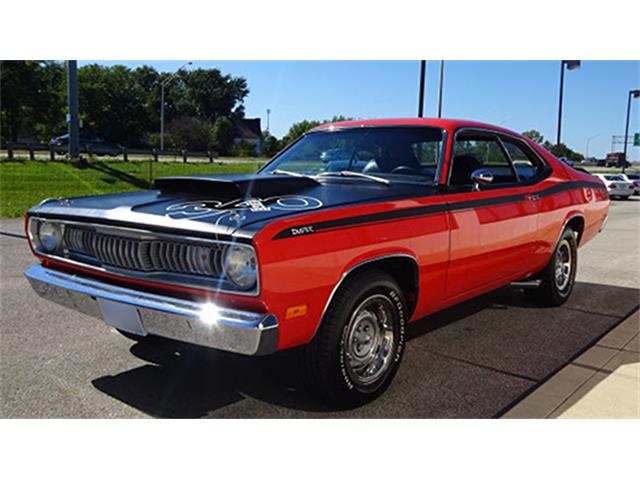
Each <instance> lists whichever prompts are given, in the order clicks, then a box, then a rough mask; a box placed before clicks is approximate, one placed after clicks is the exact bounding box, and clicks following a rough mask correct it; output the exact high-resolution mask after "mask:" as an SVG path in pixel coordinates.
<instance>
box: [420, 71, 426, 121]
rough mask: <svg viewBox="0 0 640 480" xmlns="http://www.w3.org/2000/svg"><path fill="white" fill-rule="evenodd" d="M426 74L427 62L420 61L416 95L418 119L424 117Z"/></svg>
mask: <svg viewBox="0 0 640 480" xmlns="http://www.w3.org/2000/svg"><path fill="white" fill-rule="evenodd" d="M426 72H427V61H426V60H420V89H419V90H420V93H418V117H419V118H422V117H424V86H425V76H426Z"/></svg>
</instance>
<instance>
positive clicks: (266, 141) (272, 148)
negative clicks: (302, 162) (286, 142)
mask: <svg viewBox="0 0 640 480" xmlns="http://www.w3.org/2000/svg"><path fill="white" fill-rule="evenodd" d="M280 150H282V146H281V142H280V141H278V139H277V138H276V137H274V136H273V135H271V134H270V133H269V132H267V131H264V132H262V153H263V154H264V155H265V156H267V157H273V156H274V155H275V154H276V153H278V152H279V151H280Z"/></svg>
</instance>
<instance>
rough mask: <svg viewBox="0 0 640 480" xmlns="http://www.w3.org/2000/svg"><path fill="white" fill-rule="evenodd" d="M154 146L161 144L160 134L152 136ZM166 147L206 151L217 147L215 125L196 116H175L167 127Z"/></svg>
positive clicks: (165, 135)
mask: <svg viewBox="0 0 640 480" xmlns="http://www.w3.org/2000/svg"><path fill="white" fill-rule="evenodd" d="M151 141H152V142H153V146H154V147H159V146H160V135H159V134H154V135H153V136H152V137H151ZM164 143H165V147H168V148H169V149H172V150H196V151H206V150H210V149H213V148H215V147H214V141H213V125H211V122H208V121H207V120H200V119H199V118H195V117H180V118H174V119H173V120H171V121H170V122H169V123H167V125H166V127H165V134H164Z"/></svg>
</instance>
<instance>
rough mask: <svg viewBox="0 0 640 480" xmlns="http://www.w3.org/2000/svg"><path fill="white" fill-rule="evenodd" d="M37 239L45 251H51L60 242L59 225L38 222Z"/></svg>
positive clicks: (56, 247)
mask: <svg viewBox="0 0 640 480" xmlns="http://www.w3.org/2000/svg"><path fill="white" fill-rule="evenodd" d="M38 241H39V242H40V246H41V247H42V249H43V250H44V251H45V252H53V251H55V250H57V249H58V248H59V247H60V245H61V244H62V233H61V232H60V226H58V225H56V224H53V223H50V222H40V224H39V225H38Z"/></svg>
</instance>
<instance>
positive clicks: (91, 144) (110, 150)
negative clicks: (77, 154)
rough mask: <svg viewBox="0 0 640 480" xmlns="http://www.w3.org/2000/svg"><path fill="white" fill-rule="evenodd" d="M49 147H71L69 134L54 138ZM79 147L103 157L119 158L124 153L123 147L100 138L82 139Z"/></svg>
mask: <svg viewBox="0 0 640 480" xmlns="http://www.w3.org/2000/svg"><path fill="white" fill-rule="evenodd" d="M49 145H51V146H53V147H66V146H67V145H69V134H68V133H65V134H64V135H60V136H59V137H55V138H52V139H51V140H50V141H49ZM79 146H80V149H81V150H85V151H91V152H92V153H95V154H96V155H97V156H99V157H102V156H104V155H110V156H112V157H115V156H117V155H118V154H119V153H120V152H121V151H122V148H123V147H122V145H120V144H117V143H110V142H105V141H104V140H101V139H99V138H92V137H80V139H79Z"/></svg>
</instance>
